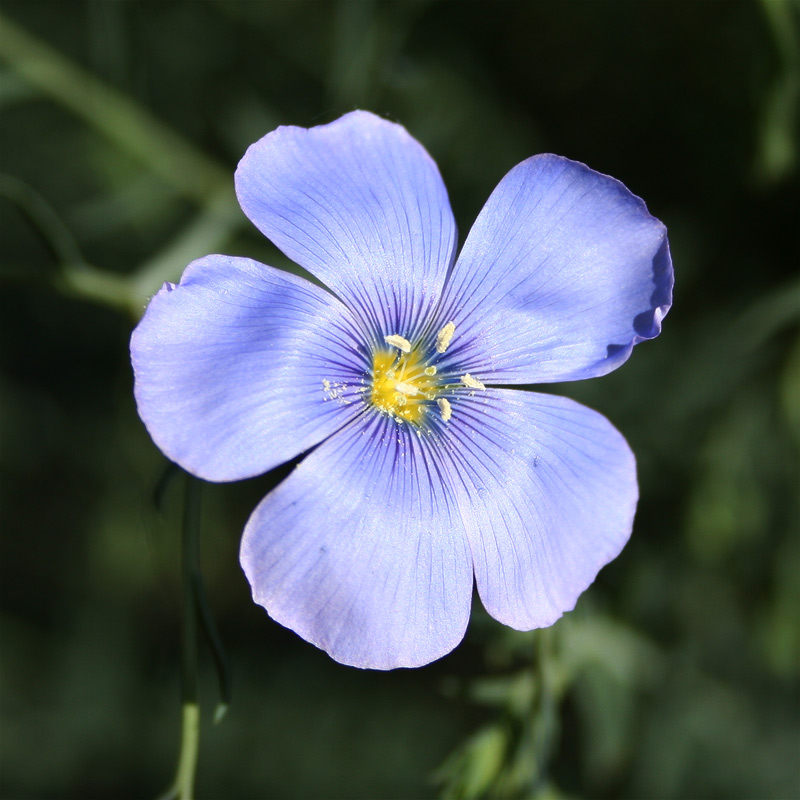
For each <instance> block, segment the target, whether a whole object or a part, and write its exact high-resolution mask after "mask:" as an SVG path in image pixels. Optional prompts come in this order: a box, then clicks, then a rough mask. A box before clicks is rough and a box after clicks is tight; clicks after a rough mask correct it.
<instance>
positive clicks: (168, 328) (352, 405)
mask: <svg viewBox="0 0 800 800" xmlns="http://www.w3.org/2000/svg"><path fill="white" fill-rule="evenodd" d="M355 331H356V328H355V326H354V324H353V322H352V320H351V319H350V315H349V312H348V311H347V309H346V308H345V307H344V306H343V305H342V304H341V303H340V302H339V301H338V300H337V299H336V298H335V297H333V296H332V295H330V294H328V293H327V292H325V291H324V290H322V289H320V288H319V287H317V286H314V285H313V284H311V283H309V282H308V281H306V280H304V279H302V278H297V277H295V276H293V275H289V274H288V273H285V272H282V271H280V270H276V269H273V268H272V267H268V266H266V265H264V264H259V263H258V262H256V261H251V260H249V259H244V258H230V257H228V256H219V255H214V256H207V257H205V258H202V259H200V260H198V261H195V262H193V263H192V264H190V265H189V267H187V269H186V271H185V272H184V274H183V277H182V278H181V282H180V284H178V285H174V284H165V286H164V287H163V288H162V289H161V291H160V292H159V293H158V294H157V295H156V296H155V297H154V298H153V299H152V301H151V302H150V305H149V306H148V308H147V311H146V313H145V315H144V317H143V318H142V320H141V322H140V323H139V325H138V326H137V328H136V330H135V331H134V332H133V336H132V337H131V360H132V362H133V368H134V375H135V385H134V393H135V396H136V403H137V406H138V410H139V415H140V416H141V418H142V420H143V421H144V423H145V425H146V426H147V429H148V431H149V432H150V435H151V436H152V437H153V440H154V441H155V443H156V444H157V445H158V446H159V448H160V449H161V450H162V452H163V453H164V454H165V455H166V456H167V457H168V458H170V459H171V460H173V461H175V462H177V463H178V464H180V465H181V466H182V467H183V468H184V469H186V470H188V471H189V472H191V473H193V474H194V475H197V476H199V477H201V478H205V479H206V480H211V481H231V480H239V479H241V478H246V477H251V476H253V475H258V474H261V473H262V472H266V471H267V470H269V469H271V468H272V467H274V466H277V465H278V464H281V463H283V462H284V461H287V460H289V459H291V458H294V457H295V456H297V455H299V454H300V453H302V452H303V451H304V450H306V449H308V448H309V447H311V446H313V445H315V444H317V443H318V442H320V441H321V440H322V439H324V438H325V437H327V436H329V435H330V434H331V433H333V432H334V431H335V430H337V429H338V428H340V427H341V426H342V425H344V424H346V423H347V421H348V420H349V419H350V418H352V417H353V416H355V415H356V414H357V413H359V411H361V410H362V409H363V402H362V395H361V394H360V390H361V389H363V387H362V385H361V382H362V381H363V375H364V371H365V369H366V368H367V362H366V360H365V356H364V355H363V350H359V348H360V347H361V346H362V345H361V342H360V339H358V338H356V335H355Z"/></svg>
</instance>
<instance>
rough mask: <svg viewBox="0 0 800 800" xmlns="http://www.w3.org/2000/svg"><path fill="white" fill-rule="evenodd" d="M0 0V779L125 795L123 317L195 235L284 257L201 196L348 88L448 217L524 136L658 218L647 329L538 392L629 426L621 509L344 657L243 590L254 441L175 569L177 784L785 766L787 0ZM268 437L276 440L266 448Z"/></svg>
mask: <svg viewBox="0 0 800 800" xmlns="http://www.w3.org/2000/svg"><path fill="white" fill-rule="evenodd" d="M2 14H3V17H2V18H1V19H0V78H1V79H2V80H1V82H0V107H1V108H2V121H1V122H0V126H1V127H0V136H1V137H2V138H1V139H0V144H1V145H2V147H0V172H2V176H0V207H2V214H1V215H0V241H2V262H1V265H0V280H1V281H2V283H0V343H2V349H0V522H1V524H2V534H3V536H2V562H1V564H0V568H1V569H2V583H0V603H1V605H0V614H1V616H0V622H2V640H3V642H2V644H3V646H2V695H1V696H0V703H1V707H0V710H1V711H2V729H1V730H0V735H2V749H1V750H0V753H2V756H1V757H2V763H0V795H1V796H2V797H8V798H34V797H35V798H115V800H124V798H128V797H130V798H134V797H142V796H145V797H148V796H150V797H152V796H155V795H157V794H158V792H159V791H160V790H162V789H163V788H164V787H166V785H167V784H168V782H169V779H170V775H171V774H172V770H173V764H174V761H175V755H176V749H177V738H178V725H179V690H178V684H177V681H178V664H179V660H180V657H179V639H180V605H181V601H180V590H179V578H180V567H179V558H180V553H179V528H180V522H179V518H180V506H181V498H180V496H179V495H180V492H179V491H178V490H176V489H172V490H170V491H168V492H167V495H166V497H165V502H164V508H163V510H159V509H158V508H157V507H156V505H155V503H154V502H153V497H152V493H153V488H154V486H155V484H156V482H157V480H158V476H159V475H160V474H161V472H162V471H163V469H164V462H163V459H162V457H161V456H160V455H159V454H158V452H157V451H156V449H155V448H154V446H153V445H152V443H151V442H150V440H149V439H148V437H147V434H146V433H145V431H144V430H143V428H142V426H141V424H140V423H139V422H138V420H137V417H136V412H135V408H134V405H133V401H132V397H131V376H130V370H129V366H128V361H127V339H128V336H129V333H130V329H131V327H132V325H133V324H134V322H135V319H136V317H137V316H138V314H139V313H140V312H141V310H142V308H143V307H144V305H145V303H146V299H147V297H148V296H149V295H150V294H152V293H153V292H154V291H155V290H156V289H157V287H158V286H159V285H160V283H161V281H163V280H166V279H171V280H175V279H177V278H178V276H179V275H180V273H181V271H182V269H183V267H184V266H185V265H186V264H187V263H188V262H189V261H190V260H192V259H193V258H195V257H199V256H201V255H204V254H206V253H208V252H212V251H216V252H227V253H231V254H234V255H247V256H251V257H255V258H260V259H261V260H263V261H266V262H268V263H273V264H275V265H276V266H282V267H290V268H292V267H291V265H289V264H288V263H287V262H286V259H285V258H283V256H282V255H281V254H279V253H278V252H277V251H276V250H275V249H274V248H273V247H272V246H271V245H270V244H269V243H268V242H266V241H265V240H263V238H261V237H259V236H258V235H257V234H256V233H255V232H254V231H253V230H252V228H251V226H250V225H249V224H248V223H247V221H246V219H245V218H244V217H243V215H241V214H240V212H239V211H238V208H237V207H236V204H235V201H234V198H233V193H232V174H233V169H234V167H235V165H236V163H237V161H238V159H239V158H240V157H241V155H242V153H243V152H244V150H245V148H246V147H247V145H248V144H250V143H251V142H252V141H254V140H255V139H257V138H259V137H260V136H262V135H263V134H264V133H266V132H267V131H268V130H270V129H272V128H274V127H275V126H277V125H279V124H289V123H291V124H299V125H304V126H308V125H314V124H319V123H321V122H326V121H329V120H332V119H334V118H336V117H337V116H339V115H340V114H341V113H343V112H345V111H347V110H350V109H352V108H354V107H365V108H370V109H371V110H373V111H375V112H377V113H381V114H384V115H387V116H389V117H390V118H392V119H396V120H398V121H400V122H402V123H403V124H404V125H405V126H406V127H407V128H408V129H409V130H410V131H411V132H412V133H413V134H414V135H415V136H416V137H417V138H418V139H420V140H421V141H422V142H423V143H424V144H425V146H426V147H427V148H428V149H429V151H430V152H431V154H432V155H433V156H434V158H435V159H436V160H437V162H438V163H439V165H440V168H441V170H442V173H443V175H444V178H445V181H446V183H447V185H448V188H449V190H450V195H451V199H452V203H453V207H454V209H455V212H456V216H457V219H458V221H459V227H460V230H461V231H462V236H463V232H466V231H467V230H468V229H469V226H470V223H471V220H472V219H473V218H474V216H475V214H476V213H477V211H478V210H479V209H480V207H481V205H482V203H483V201H484V200H485V198H486V197H487V196H488V194H489V192H490V191H491V190H492V188H493V187H494V185H495V184H496V183H497V181H498V180H499V179H500V177H501V176H502V175H503V174H504V172H505V171H506V170H507V169H509V168H510V167H511V166H513V165H514V164H515V163H517V162H518V161H520V160H522V159H523V158H525V157H527V156H529V155H531V154H532V153H535V152H542V151H552V152H558V153H562V154H564V155H567V156H570V157H572V158H576V159H579V160H582V161H585V162H587V163H589V164H590V165H591V166H593V167H594V168H596V169H599V170H601V171H603V172H607V173H609V174H612V175H614V176H616V177H618V178H620V179H621V180H623V181H624V182H625V183H626V184H627V185H628V186H629V188H631V190H632V191H634V192H635V193H637V194H640V195H641V196H642V197H644V198H645V199H646V200H647V202H648V205H649V208H650V209H651V211H652V212H653V213H654V214H655V215H656V216H658V217H660V218H661V219H663V220H664V221H665V222H666V223H667V225H668V227H669V230H670V237H671V243H672V249H673V256H674V261H675V265H676V274H677V285H676V299H675V306H674V309H673V311H672V312H671V314H670V315H669V317H668V318H667V320H666V322H665V325H664V334H663V335H662V337H661V338H659V339H658V340H656V341H655V342H652V343H648V344H645V345H644V346H643V347H641V348H637V351H636V353H635V354H634V356H633V357H632V359H631V361H630V362H629V363H628V364H626V365H625V366H624V367H623V368H622V369H620V370H618V371H617V372H615V373H613V374H612V375H609V376H607V377H606V378H604V379H602V380H595V381H590V382H588V383H585V384H584V383H579V384H569V385H565V386H562V387H556V388H557V389H558V390H560V391H563V392H564V393H566V394H569V395H571V396H573V397H575V398H577V399H579V400H581V401H582V402H585V403H587V404H589V405H591V406H593V407H595V408H597V409H599V410H601V411H603V412H604V413H606V414H608V416H609V417H610V418H611V419H612V420H613V421H614V422H615V424H616V425H617V426H618V427H619V428H620V429H621V430H622V431H623V432H624V433H625V435H626V436H627V437H628V439H629V441H630V442H631V444H632V446H633V449H634V450H635V452H636V453H637V455H638V458H639V466H640V483H641V495H642V500H641V503H640V508H639V513H638V517H637V522H636V528H635V531H634V537H633V539H632V540H631V543H630V545H629V546H628V547H627V548H626V550H625V551H624V552H623V554H622V555H621V556H620V557H619V558H618V559H617V561H615V562H614V563H613V564H612V565H610V566H609V567H608V568H606V569H605V570H604V571H603V573H602V574H601V576H600V578H599V579H598V581H597V582H596V584H595V586H594V587H593V588H592V589H591V590H590V591H589V592H588V593H587V595H586V596H585V597H584V598H582V600H581V602H580V603H579V606H578V608H577V609H576V610H575V611H574V612H572V613H571V614H569V615H567V616H566V617H565V618H564V619H563V620H562V621H561V622H559V623H558V624H557V625H556V626H554V628H552V629H550V630H548V631H541V632H535V633H531V634H520V633H516V632H514V631H510V630H508V629H505V628H503V627H502V626H500V625H499V624H497V623H495V622H493V621H492V620H490V619H489V618H488V617H487V616H486V614H485V613H484V612H483V611H482V609H481V608H480V605H479V603H477V602H476V605H475V613H474V614H473V620H472V623H471V625H470V630H469V632H468V635H467V639H466V641H465V642H464V644H462V646H461V647H460V648H458V649H457V650H456V651H455V652H454V653H453V654H451V655H450V656H448V657H446V658H444V659H442V660H441V661H440V662H437V663H436V664H433V665H430V666H429V667H426V668H424V669H420V670H416V671H398V672H393V673H388V674H380V673H367V672H359V671H356V670H352V669H348V668H345V667H341V666H339V665H337V664H335V663H333V662H331V661H330V660H329V659H328V658H327V657H326V656H325V655H324V654H322V653H319V652H318V651H317V650H316V649H315V648H313V647H312V646H310V645H307V644H305V643H303V642H301V641H299V640H298V639H297V637H295V636H294V635H293V634H291V633H289V632H287V631H285V630H283V629H281V628H279V627H278V626H277V625H274V624H273V623H271V622H270V621H269V620H268V618H267V617H266V615H265V614H264V613H263V612H262V611H261V610H260V609H259V608H257V607H255V606H253V604H252V603H251V601H250V598H249V592H248V588H247V586H246V583H245V580H244V578H243V576H242V575H241V573H240V571H239V568H238V562H237V545H238V536H239V533H240V531H241V529H242V527H243V524H244V522H245V520H246V517H247V514H248V513H249V511H250V510H251V509H252V508H253V507H254V505H255V503H256V502H257V501H258V499H259V498H260V497H261V496H262V495H263V493H264V492H265V491H267V490H268V488H269V487H270V486H271V485H273V484H274V483H275V481H277V480H279V479H280V477H281V475H282V474H284V473H283V472H281V471H278V473H277V474H274V475H270V476H266V477H264V478H261V479H256V480H254V481H248V482H245V483H242V484H238V485H231V486H218V487H209V488H208V489H207V491H206V493H205V497H204V514H203V520H202V528H203V530H202V535H203V553H202V555H203V568H204V577H205V581H206V587H207V593H208V596H209V599H210V603H211V605H212V608H213V610H214V613H215V615H216V617H217V622H218V626H219V629H220V631H221V635H222V638H223V640H224V641H225V643H226V645H227V647H228V650H229V652H230V655H231V660H232V664H233V676H234V696H233V702H232V705H231V708H230V711H229V714H228V716H227V717H226V718H225V720H224V721H223V722H222V723H220V724H219V725H216V726H213V725H212V724H211V710H212V708H213V705H214V703H215V702H216V699H215V698H216V687H215V675H214V671H213V667H212V662H211V659H210V658H209V657H206V654H205V653H202V654H201V655H202V656H203V657H202V658H201V685H200V692H201V701H202V707H203V730H202V738H201V749H200V762H199V772H198V782H197V787H198V791H197V794H198V797H200V798H203V797H206V798H217V797H219V798H222V797H224V798H231V799H232V800H235V798H256V797H287V798H289V797H297V798H311V797H314V798H317V797H320V798H321V797H342V798H345V797H346V798H359V797H363V798H375V797H380V798H422V797H435V796H441V797H444V798H449V799H450V800H456V799H460V798H464V799H466V798H483V797H492V798H538V799H539V800H545V799H546V798H577V797H594V798H635V799H637V798H648V799H649V798H665V799H667V798H732V799H735V798H742V800H753V798H758V799H759V800H762V799H763V800H767V799H768V798H775V800H786V798H790V797H797V796H798V794H799V787H800V771H799V768H798V760H797V753H798V751H800V750H799V748H800V733H799V731H800V724H799V721H798V701H799V700H800V698H799V697H798V672H799V671H800V641H799V635H798V629H799V628H800V625H798V614H799V613H800V611H799V610H800V581H799V580H798V576H799V575H800V492H798V485H800V474H799V473H800V469H799V465H798V461H799V459H798V454H799V453H800V335H799V334H800V270H798V266H800V258H799V256H800V253H798V249H797V224H798V208H800V193H798V174H797V169H798V153H797V146H798V142H799V141H800V136H799V135H798V130H797V125H798V113H797V112H798V101H799V98H798V93H800V88H799V87H800V13H798V6H797V4H796V3H793V2H782V1H781V0H763V1H762V2H756V1H755V0H752V2H744V1H742V2H715V1H714V0H709V2H704V3H689V2H673V0H650V1H649V2H647V3H638V2H633V0H626V1H625V2H612V0H606V1H605V2H595V1H594V0H587V1H586V2H584V1H583V0H575V1H573V2H568V3H564V2H556V1H555V0H548V2H510V1H508V0H506V1H505V2H502V1H501V2H493V3H491V4H490V3H488V2H487V3H483V2H477V1H476V2H466V1H462V2H459V1H458V0H404V1H401V2H396V1H392V0H387V1H385V2H378V0H342V1H340V2H333V1H331V2H323V0H318V1H317V2H311V1H309V0H292V1H291V2H290V1H289V0H273V1H267V0H264V1H263V2H262V1H261V0H216V1H215V0H164V2H158V3H156V2H145V1H144V0H142V1H141V2H136V1H135V0H130V1H129V0H76V1H75V2H64V0H4V2H3V3H2ZM284 472H285V471H284Z"/></svg>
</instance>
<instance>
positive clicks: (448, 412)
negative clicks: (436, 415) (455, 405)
mask: <svg viewBox="0 0 800 800" xmlns="http://www.w3.org/2000/svg"><path fill="white" fill-rule="evenodd" d="M436 405H437V406H439V411H440V412H441V415H442V422H448V421H449V420H450V417H452V416H453V409H452V407H451V406H450V401H449V400H447V399H446V398H444V397H440V398H439V399H438V400H437V401H436Z"/></svg>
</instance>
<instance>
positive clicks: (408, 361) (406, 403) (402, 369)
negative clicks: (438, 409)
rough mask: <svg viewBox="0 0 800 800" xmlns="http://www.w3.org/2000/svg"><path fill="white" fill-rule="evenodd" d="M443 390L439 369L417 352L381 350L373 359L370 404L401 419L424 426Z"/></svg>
mask: <svg viewBox="0 0 800 800" xmlns="http://www.w3.org/2000/svg"><path fill="white" fill-rule="evenodd" d="M440 388H441V385H440V382H439V381H438V380H437V378H436V367H434V366H428V365H427V364H426V362H425V360H424V359H423V358H422V357H421V355H420V353H419V351H418V350H413V349H412V350H411V351H410V352H408V353H405V352H402V351H401V352H400V353H398V352H397V351H391V350H378V351H377V352H376V353H375V355H374V356H373V359H372V390H371V392H370V397H369V400H370V403H371V404H372V405H373V406H375V408H377V409H379V410H380V411H383V412H385V413H387V414H389V415H390V416H392V417H395V418H397V419H398V420H402V421H404V422H410V423H412V424H414V425H419V424H421V423H422V421H423V419H424V418H425V414H426V413H427V408H428V407H429V406H430V405H431V403H432V402H433V401H435V400H436V395H437V391H438V390H439V389H440Z"/></svg>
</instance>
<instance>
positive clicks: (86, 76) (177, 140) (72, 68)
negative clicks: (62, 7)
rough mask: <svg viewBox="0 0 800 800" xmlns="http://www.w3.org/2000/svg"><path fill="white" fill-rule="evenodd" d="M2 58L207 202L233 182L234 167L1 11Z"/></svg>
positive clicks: (186, 192)
mask: <svg viewBox="0 0 800 800" xmlns="http://www.w3.org/2000/svg"><path fill="white" fill-rule="evenodd" d="M0 29H2V31H3V35H2V36H0V56H2V57H3V58H4V59H5V60H6V61H7V62H8V65H9V66H10V67H11V69H12V70H13V71H14V72H15V73H17V74H18V75H19V76H20V77H22V78H23V79H24V80H25V81H26V82H27V83H28V84H30V85H31V86H34V87H35V88H37V89H39V91H41V92H42V93H43V94H46V95H48V96H50V97H52V98H53V99H54V100H56V101H57V102H58V103H60V104H61V105H63V106H65V107H66V108H68V109H70V110H71V111H72V112H73V113H75V114H77V115H78V116H79V117H83V118H84V119H85V120H86V121H87V122H89V123H90V124H91V125H92V126H93V127H94V128H95V129H97V130H99V131H100V132H102V133H103V134H105V135H106V136H107V137H108V138H109V139H110V140H112V141H113V142H115V143H116V144H117V145H118V146H119V147H121V148H122V149H123V150H126V151H127V152H128V153H130V154H131V155H132V156H134V157H135V158H137V159H139V160H140V161H142V162H143V163H144V164H146V165H147V166H148V167H149V168H150V169H151V170H152V171H153V172H155V173H156V174H157V175H159V176H160V177H161V178H162V179H163V180H165V181H167V182H168V183H169V184H170V185H172V186H173V187H174V188H175V189H177V190H178V191H179V192H180V193H181V194H183V195H184V196H186V197H189V198H192V199H194V200H196V201H197V202H198V203H200V204H201V205H205V204H206V203H207V202H208V198H209V197H212V196H214V195H216V193H217V191H218V190H219V189H220V187H227V186H228V185H229V184H230V177H229V174H228V171H227V170H225V169H223V168H222V167H220V166H218V165H217V164H216V163H215V162H213V161H211V160H210V159H209V158H207V157H206V156H205V155H203V154H202V153H201V152H200V151H199V150H197V149H196V148H195V147H193V146H192V145H191V144H190V143H189V142H187V141H186V140H185V139H183V138H182V137H181V136H179V135H177V134H176V133H175V132H174V131H172V130H170V128H168V127H167V126H166V125H164V124H163V123H161V122H159V121H158V120H157V119H155V118H154V117H153V116H151V115H150V114H149V113H148V112H147V111H145V110H144V109H143V108H142V107H141V106H140V105H139V104H137V103H135V102H134V101H132V100H129V99H128V98H127V97H126V96H125V95H124V94H122V93H121V92H118V91H117V90H116V89H114V88H113V87H111V86H109V85H107V84H106V83H104V82H103V81H101V80H98V79H97V78H95V77H94V76H93V75H91V74H90V73H89V72H87V71H86V70H84V69H82V68H81V67H79V66H77V65H76V64H74V63H73V62H72V61H70V60H69V59H68V58H65V57H64V56H62V55H61V54H60V53H58V52H57V51H55V50H53V49H52V48H51V47H49V46H48V45H46V44H44V43H43V42H41V41H40V40H39V39H37V38H36V37H34V36H31V35H30V34H29V33H27V32H26V31H25V30H24V29H23V28H21V27H19V26H18V25H16V24H14V23H13V22H11V20H9V19H8V17H6V16H4V15H3V14H0Z"/></svg>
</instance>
